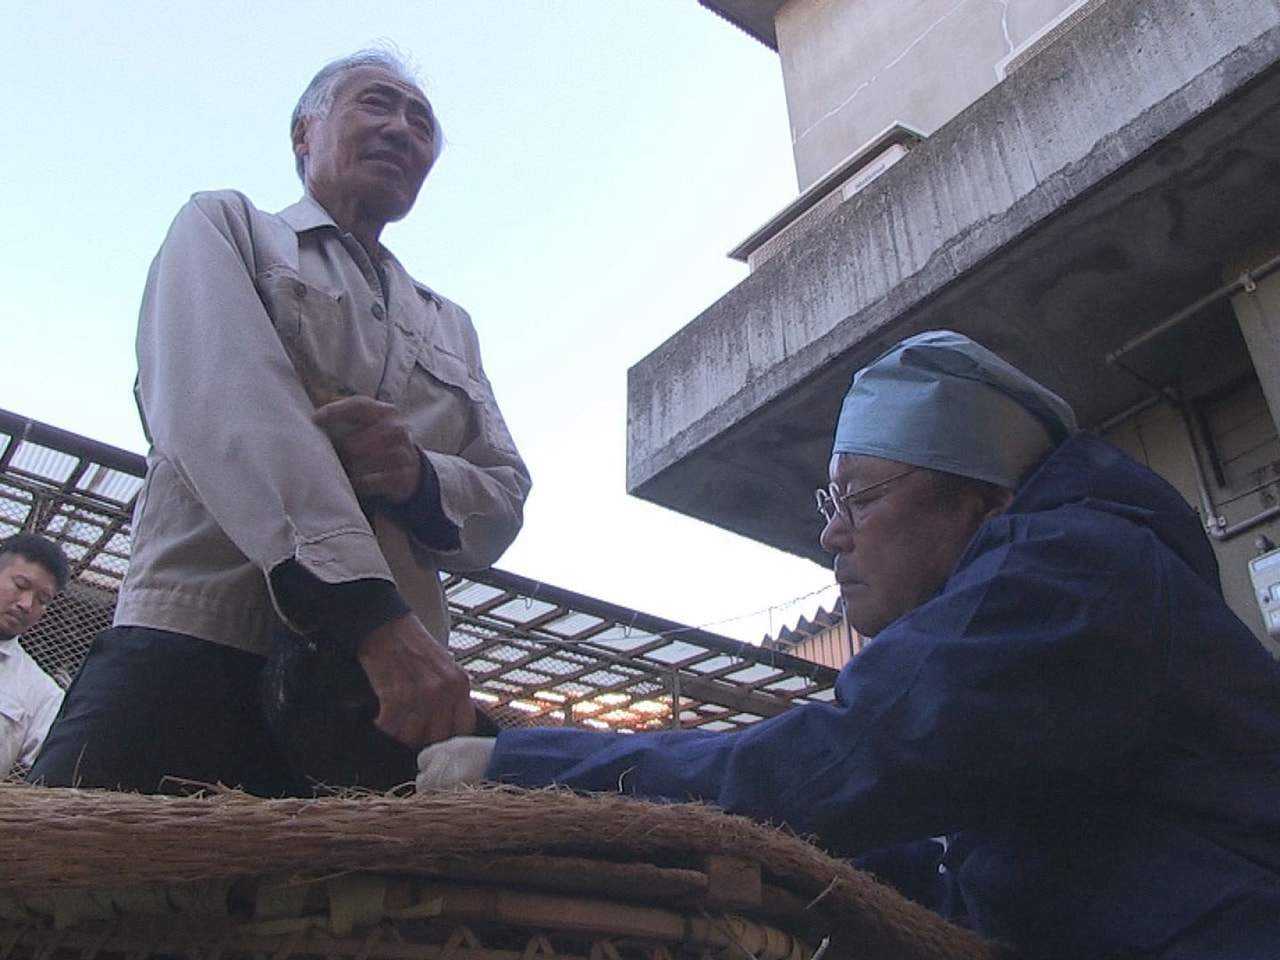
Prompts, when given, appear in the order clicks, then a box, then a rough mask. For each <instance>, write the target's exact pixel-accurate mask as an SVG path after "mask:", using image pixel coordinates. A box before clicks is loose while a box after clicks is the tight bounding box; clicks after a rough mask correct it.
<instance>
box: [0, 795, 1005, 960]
mask: <svg viewBox="0 0 1280 960" xmlns="http://www.w3.org/2000/svg"><path fill="white" fill-rule="evenodd" d="M0 863H3V864H4V867H3V868H2V869H0V960H71V958H72V957H76V958H81V960H95V958H101V960H122V958H129V960H134V958H136V960H144V958H150V957H165V956H181V957H183V958H190V960H257V958H262V960H267V958H271V960H298V958H310V957H316V958H320V957H324V958H342V960H348V958H350V960H380V958H387V960H534V958H538V960H542V958H551V957H556V958H582V960H679V958H685V957H697V958H716V960H749V958H755V960H810V958H811V956H812V954H813V951H814V950H815V948H817V949H825V951H826V958H827V960H832V958H837V957H838V958H845V960H888V958H902V960H985V958H988V957H991V956H992V953H991V952H990V951H989V950H988V948H987V946H986V945H984V944H983V943H981V942H980V941H979V940H978V939H977V938H976V937H974V936H973V935H972V934H970V933H968V932H966V931H962V930H960V929H958V928H956V927H953V926H951V925H949V924H947V923H946V922H944V921H943V920H941V919H940V918H938V917H937V916H935V915H934V914H932V913H930V912H929V911H927V910H925V909H923V908H921V907H919V906H917V905H916V904H913V903H911V902H909V901H907V900H905V899H903V898H902V897H900V896H898V895H897V894H896V893H895V892H893V891H891V890H889V889H888V888H886V887H884V886H882V885H880V884H878V883H877V882H876V881H875V880H873V879H872V878H871V877H869V876H868V875H866V874H863V873H860V872H859V871H856V870H854V869H852V868H851V867H849V866H848V865H847V864H845V863H843V862H841V861H838V860H835V859H832V858H830V857H828V856H827V855H826V854H824V853H823V852H822V851H820V850H819V849H817V848H816V847H814V846H812V845H810V844H808V843H806V842H805V841H803V840H801V839H799V838H797V837H795V836H793V835H791V834H788V833H785V832H783V831H781V830H777V829H774V828H772V827H767V826H763V825H760V824H757V823H754V822H752V821H750V820H747V819H745V818H742V817H736V816H730V815H727V814H724V813H722V812H719V811H717V810H714V809H712V808H709V807H706V806H702V805H698V804H674V805H662V804H654V803H649V802H645V801H639V800H634V799H631V798H627V797H622V796H618V795H594V796H581V795H576V794H573V793H570V792H568V791H564V790H558V789H548V790H534V791H525V790H515V789H506V788H483V789H463V790H457V791H442V792H439V793H434V794H426V795H416V796H394V795H344V796H336V797H325V798H320V799H306V800H302V799H299V800H263V799H258V798H254V797H249V796H247V795H245V794H242V793H239V792H236V791H229V790H216V791H210V792H208V793H206V794H204V795H201V796H195V797H162V796H139V795H136V794H124V793H108V792H101V791H82V790H64V789H46V788H40V787H28V786H23V785H15V784H0ZM828 939H829V943H828V944H827V945H826V947H820V946H819V945H820V944H824V942H826V941H827V940H828Z"/></svg>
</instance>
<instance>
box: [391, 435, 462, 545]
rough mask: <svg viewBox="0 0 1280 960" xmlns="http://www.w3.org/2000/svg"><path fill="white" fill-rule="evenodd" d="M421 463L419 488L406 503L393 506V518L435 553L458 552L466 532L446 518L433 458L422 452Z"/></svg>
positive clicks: (420, 455) (419, 455)
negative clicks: (435, 551)
mask: <svg viewBox="0 0 1280 960" xmlns="http://www.w3.org/2000/svg"><path fill="white" fill-rule="evenodd" d="M418 462H419V463H421V464H422V469H421V470H420V471H419V472H418V489H417V490H415V491H414V492H413V496H411V497H410V498H409V499H408V500H406V501H405V502H404V503H397V504H392V506H391V515H392V517H393V518H394V519H395V521H396V523H398V524H399V525H400V526H401V527H402V528H403V529H404V530H406V531H408V532H409V533H411V534H413V536H414V538H415V539H417V540H418V541H420V542H421V543H423V544H425V545H426V546H428V547H430V548H431V549H432V550H457V549H458V548H459V547H461V546H462V533H461V531H460V530H459V529H458V528H457V527H456V526H454V524H453V521H451V520H450V519H449V518H448V517H446V516H445V515H444V507H443V506H442V505H441V503H440V478H439V477H438V476H436V468H435V467H433V466H432V465H431V459H430V458H429V457H428V456H427V455H426V454H425V453H422V452H421V451H419V452H418Z"/></svg>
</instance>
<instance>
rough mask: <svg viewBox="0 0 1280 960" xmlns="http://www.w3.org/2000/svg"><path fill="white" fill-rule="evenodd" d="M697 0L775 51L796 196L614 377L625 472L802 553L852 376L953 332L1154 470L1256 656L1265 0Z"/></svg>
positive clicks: (640, 487)
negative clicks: (920, 336) (882, 357)
mask: <svg viewBox="0 0 1280 960" xmlns="http://www.w3.org/2000/svg"><path fill="white" fill-rule="evenodd" d="M700 2H701V3H702V4H703V6H705V7H708V8H710V9H711V10H712V11H714V12H715V13H717V14H719V15H720V16H722V17H723V18H724V19H725V20H727V21H728V23H729V24H733V25H735V26H737V27H739V28H741V29H742V30H743V31H745V33H746V34H747V35H748V36H744V37H743V42H744V43H746V42H760V43H764V44H766V45H767V46H769V47H770V48H772V49H774V50H776V51H777V52H778V55H779V59H780V62H781V67H782V77H783V82H784V84H785V86H786V95H787V103H788V110H789V114H790V119H791V137H792V142H793V144H794V152H795V160H796V170H797V179H798V187H799V196H798V197H797V199H796V200H795V202H793V203H792V204H790V205H789V206H788V207H787V209H785V210H783V211H780V212H779V214H778V215H777V216H775V217H774V218H773V219H772V220H771V221H770V222H769V223H768V224H766V225H764V226H763V227H762V228H761V230H760V231H758V232H757V233H756V234H755V235H753V236H752V237H750V238H747V239H746V240H745V241H744V243H743V245H742V246H741V247H739V248H738V250H736V251H734V255H735V256H738V257H740V258H741V259H744V260H746V261H747V262H748V263H749V265H750V266H751V268H752V269H751V273H750V275H749V276H748V277H747V278H746V279H745V280H744V281H743V282H742V283H741V284H739V285H738V286H737V287H736V288H735V289H733V290H732V291H730V292H729V293H728V294H727V295H725V296H724V297H723V298H722V299H721V300H719V301H718V302H717V303H715V304H713V305H712V306H711V307H710V308H708V309H707V310H706V311H705V312H704V313H702V314H701V315H700V316H697V317H694V318H692V319H691V320H690V321H689V322H688V324H687V325H686V326H685V327H684V328H683V329H681V330H680V331H679V332H678V333H677V334H676V335H675V336H673V337H672V338H671V339H670V340H668V341H667V342H666V343H664V344H662V345H661V346H659V347H658V348H657V349H656V350H654V351H653V353H651V354H650V355H649V356H647V357H645V358H644V359H643V360H641V361H640V362H639V363H637V364H636V365H635V366H634V367H633V368H632V369H631V370H630V372H629V377H628V439H627V448H628V464H627V485H628V489H629V490H630V491H631V492H632V493H633V494H636V495H638V496H640V497H643V498H645V499H647V500H651V501H653V502H656V503H660V504H663V505H665V506H668V507H670V508H672V509H675V510H678V511H680V512H683V513H686V514H689V515H691V516H696V517H699V518H701V519H704V520H707V521H709V522H712V523H715V524H717V525H719V526H721V527H725V528H727V529H730V530H734V531H736V532H738V533H740V534H743V535H746V536H749V537H752V538H753V539H756V540H759V541H763V542H765V543H769V544H772V545H774V546H776V547H779V548H781V549H783V550H787V551H790V552H792V553H795V554H798V555H801V556H808V557H812V558H814V559H815V560H819V561H821V562H824V563H825V562H826V558H825V557H823V555H822V554H821V552H820V549H819V547H818V542H817V541H818V532H819V520H818V516H817V514H816V513H815V512H814V509H813V502H812V497H811V491H812V490H813V488H814V487H816V486H818V485H819V484H821V483H823V482H824V481H825V469H826V459H827V454H828V449H829V442H830V435H831V430H832V427H833V426H834V421H835V416H836V413H837V408H838V405H839V399H840V397H841V396H842V395H843V392H844V390H845V388H846V386H847V384H848V380H849V377H850V375H851V374H852V372H853V371H854V370H855V369H857V367H859V366H860V365H862V364H864V363H866V362H867V361H869V360H871V359H872V358H874V357H875V356H876V355H877V354H878V353H879V352H880V351H882V350H883V349H884V348H885V347H886V346H888V345H889V344H891V343H893V342H895V341H897V340H898V339H900V338H902V337H904V336H906V335H909V334H911V333H914V332H917V331H919V330H922V329H927V328H931V327H951V328H953V329H957V330H960V331H962V332H965V333H967V334H970V335H971V336H973V337H975V338H976V339H978V340H980V341H981V342H983V343H985V344H986V345H987V346H989V347H991V348H992V349H994V350H996V351H997V352H999V353H1001V354H1003V355H1004V356H1006V357H1008V358H1009V359H1010V360H1012V361H1013V362H1014V363H1016V364H1018V365H1019V366H1021V367H1022V368H1023V369H1025V370H1027V371H1028V372H1029V373H1031V374H1032V375H1034V376H1036V377H1037V378H1039V379H1040V380H1042V381H1043V382H1044V383H1045V384H1047V385H1048V386H1050V387H1051V388H1053V389H1054V390H1057V391H1058V392H1060V393H1061V394H1062V395H1063V396H1065V397H1066V398H1067V399H1068V400H1070V401H1071V402H1072V404H1073V405H1074V406H1075V408H1076V410H1077V413H1078V414H1079V417H1080V420H1081V423H1082V425H1084V426H1086V427H1088V428H1090V429H1092V430H1095V431H1097V432H1099V433H1101V434H1103V435H1104V436H1106V437H1108V438H1109V439H1111V440H1112V441H1113V442H1115V443H1117V444H1118V445H1120V446H1121V447H1123V448H1124V449H1125V450H1127V451H1128V452H1129V453H1131V454H1133V455H1134V456H1136V457H1138V458H1139V459H1140V460H1143V461H1144V462H1146V463H1148V464H1149V465H1151V466H1152V467H1153V468H1154V469H1156V470H1157V471H1158V472H1159V473H1161V474H1163V475H1164V476H1166V477H1167V478H1168V479H1169V480H1170V481H1171V482H1172V483H1173V484H1174V485H1175V486H1177V488H1178V489H1179V490H1180V491H1182V493H1183V494H1184V495H1185V496H1186V497H1187V499H1188V500H1189V501H1190V502H1191V503H1192V504H1193V505H1195V506H1196V507H1197V508H1198V509H1199V510H1200V511H1201V514H1202V516H1203V518H1204V520H1205V525H1206V529H1207V530H1208V531H1209V532H1210V534H1211V535H1212V537H1213V538H1214V542H1215V547H1216V549H1217V551H1218V556H1219V561H1220V564H1221V567H1222V573H1223V580H1224V585H1225V589H1226V592H1227V596H1228V600H1229V602H1230V603H1231V604H1232V606H1233V608H1234V609H1235V610H1236V611H1237V612H1238V613H1239V614H1240V615H1241V616H1242V617H1243V618H1244V619H1245V621H1246V622H1247V623H1249V624H1250V625H1251V626H1252V627H1253V628H1254V629H1255V631H1256V632H1257V633H1258V635H1259V636H1260V637H1262V638H1264V640H1266V642H1268V643H1269V644H1270V645H1271V647H1272V649H1273V650H1275V651H1277V652H1280V643H1277V641H1276V638H1270V637H1268V631H1267V627H1266V626H1265V625H1264V611H1263V610H1262V609H1261V607H1262V606H1266V607H1267V612H1269V613H1274V618H1273V620H1272V623H1273V628H1272V629H1273V632H1274V633H1276V634H1277V635H1278V636H1280V586H1278V587H1276V589H1275V591H1274V596H1272V594H1271V593H1269V592H1267V591H1266V590H1263V591H1261V593H1262V594H1263V596H1262V597H1261V598H1260V591H1259V590H1258V589H1255V586H1254V584H1253V582H1252V580H1251V568H1255V567H1256V568H1258V569H1257V570H1255V571H1254V572H1256V573H1257V574H1258V575H1259V577H1260V578H1262V577H1264V576H1265V574H1266V573H1267V571H1268V570H1280V562H1276V563H1273V564H1271V565H1270V566H1268V565H1267V564H1265V563H1259V562H1258V555H1259V554H1260V553H1264V552H1266V551H1267V550H1268V549H1269V547H1268V545H1267V542H1266V541H1264V540H1261V539H1260V538H1264V537H1269V538H1270V540H1273V541H1277V542H1280V506H1278V505H1277V502H1276V497H1277V495H1278V494H1280V440H1278V439H1277V422H1278V420H1280V272H1275V271H1276V269H1277V267H1278V266H1280V257H1278V256H1277V255H1278V254H1280V3H1278V2H1276V0H1078V2H1070V0H1002V2H991V0H700ZM726 29H731V27H730V26H728V24H727V25H726ZM751 38H754V39H751ZM778 135H779V136H781V135H782V132H781V131H779V132H778ZM1271 559H1273V560H1276V561H1280V554H1275V555H1273V556H1272V557H1271ZM1264 600H1265V603H1264V602H1263V601H1264Z"/></svg>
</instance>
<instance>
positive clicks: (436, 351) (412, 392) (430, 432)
mask: <svg viewBox="0 0 1280 960" xmlns="http://www.w3.org/2000/svg"><path fill="white" fill-rule="evenodd" d="M406 393H407V396H406V397H405V401H406V402H405V409H406V410H407V411H409V415H410V417H411V419H412V422H413V428H414V433H415V439H416V440H417V441H418V443H419V444H420V445H422V446H423V447H425V448H426V449H428V450H436V451H439V452H440V453H448V454H459V453H461V452H462V451H463V450H465V449H466V447H467V446H468V445H469V444H470V443H472V442H474V440H475V438H476V437H477V435H478V434H479V433H480V425H481V423H482V421H483V411H484V404H485V398H486V396H487V391H486V390H485V389H484V386H483V384H481V383H480V381H479V380H478V379H477V378H476V377H475V376H474V375H473V374H472V373H471V371H470V370H469V369H468V368H467V364H466V361H465V360H463V359H462V358H461V357H459V356H456V355H455V354H452V353H450V352H448V351H447V350H443V349H441V348H440V347H438V346H436V345H434V344H431V343H424V344H423V345H422V347H421V348H420V349H419V350H418V354H417V356H416V357H415V359H414V365H413V371H412V372H411V373H410V375H409V384H408V388H407V391H406Z"/></svg>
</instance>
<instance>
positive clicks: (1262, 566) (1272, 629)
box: [1249, 548, 1280, 637]
mask: <svg viewBox="0 0 1280 960" xmlns="http://www.w3.org/2000/svg"><path fill="white" fill-rule="evenodd" d="M1249 576H1250V578H1251V579H1252V580H1253V595H1254V596H1255V597H1257V598H1258V608H1259V609H1260V610H1261V611H1262V622H1263V623H1264V624H1266V627H1267V633H1269V634H1271V636H1273V637H1280V548H1276V549H1274V550H1268V551H1267V552H1266V553H1264V554H1263V555H1262V556H1260V557H1254V558H1253V559H1252V560H1250V561H1249Z"/></svg>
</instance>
